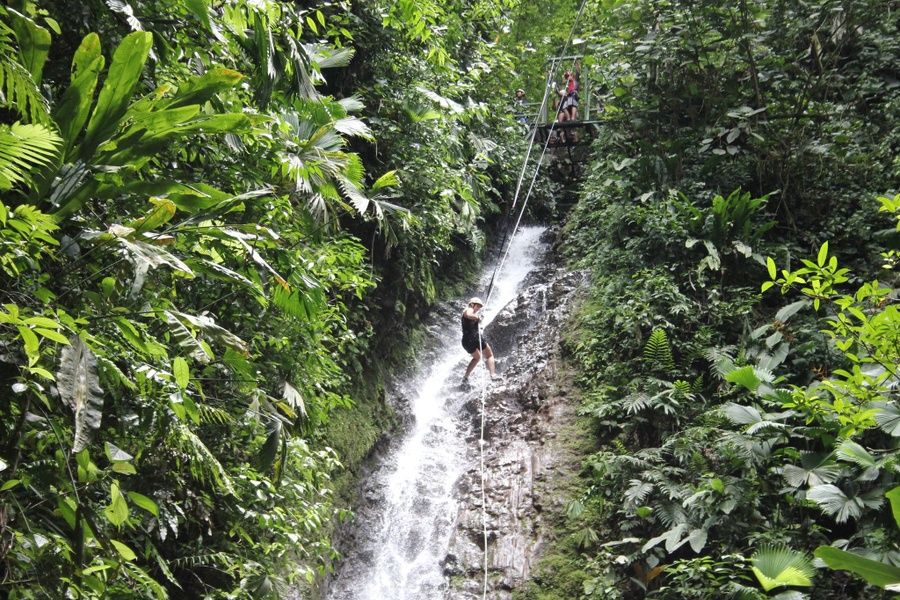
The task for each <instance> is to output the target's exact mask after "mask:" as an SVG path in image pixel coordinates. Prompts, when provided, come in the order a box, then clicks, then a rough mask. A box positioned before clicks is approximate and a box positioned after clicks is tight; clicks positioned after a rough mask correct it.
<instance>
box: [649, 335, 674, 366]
mask: <svg viewBox="0 0 900 600" xmlns="http://www.w3.org/2000/svg"><path fill="white" fill-rule="evenodd" d="M644 362H645V363H647V366H648V367H650V368H651V369H659V370H664V371H672V370H674V369H675V359H674V358H673V357H672V347H671V346H670V345H669V338H668V336H666V332H665V330H663V329H654V330H653V331H652V332H651V333H650V337H649V338H647V344H646V345H645V346H644Z"/></svg>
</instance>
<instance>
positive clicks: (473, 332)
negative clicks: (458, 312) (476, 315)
mask: <svg viewBox="0 0 900 600" xmlns="http://www.w3.org/2000/svg"><path fill="white" fill-rule="evenodd" d="M462 331H463V337H468V338H476V339H477V338H478V321H476V320H474V319H467V318H466V315H465V314H463V317H462Z"/></svg>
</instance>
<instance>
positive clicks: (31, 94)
mask: <svg viewBox="0 0 900 600" xmlns="http://www.w3.org/2000/svg"><path fill="white" fill-rule="evenodd" d="M15 39H16V38H15V34H14V33H13V30H12V29H10V28H9V27H7V26H6V24H5V23H3V22H0V106H7V107H12V108H14V109H16V110H17V111H18V112H19V114H21V115H22V116H23V117H26V118H27V119H28V120H30V121H33V122H38V123H46V122H47V120H48V119H49V114H50V109H49V106H48V104H47V100H46V99H45V98H44V97H43V96H42V95H41V92H40V89H39V88H38V86H37V84H36V83H35V82H34V78H33V77H32V76H31V73H30V72H29V71H28V69H26V68H25V66H24V65H22V63H20V62H19V60H18V49H17V47H16V41H15ZM0 147H2V144H0Z"/></svg>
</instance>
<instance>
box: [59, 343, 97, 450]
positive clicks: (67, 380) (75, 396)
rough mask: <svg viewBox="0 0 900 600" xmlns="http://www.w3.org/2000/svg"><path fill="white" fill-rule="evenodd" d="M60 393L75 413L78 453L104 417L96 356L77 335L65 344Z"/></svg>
mask: <svg viewBox="0 0 900 600" xmlns="http://www.w3.org/2000/svg"><path fill="white" fill-rule="evenodd" d="M56 382H57V387H58V388H59V395H60V397H61V398H62V399H63V401H64V402H65V403H66V404H68V405H69V407H70V408H71V409H72V411H73V412H74V413H75V438H74V440H73V442H72V453H73V454H74V453H78V452H80V451H81V450H82V449H83V448H85V447H86V446H87V445H88V444H89V443H90V440H91V436H92V434H93V432H94V431H95V430H97V429H99V428H100V420H101V419H102V417H103V390H102V389H100V380H99V378H98V377H97V359H96V358H95V357H94V354H93V353H92V352H91V350H90V348H88V347H87V345H86V344H85V343H84V342H83V341H82V340H81V338H80V337H78V336H73V337H72V339H71V340H70V344H69V345H68V346H66V347H65V348H63V350H62V354H61V358H60V362H59V372H58V373H57V374H56Z"/></svg>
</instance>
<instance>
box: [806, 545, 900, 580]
mask: <svg viewBox="0 0 900 600" xmlns="http://www.w3.org/2000/svg"><path fill="white" fill-rule="evenodd" d="M815 555H816V558H820V559H822V560H823V561H825V564H826V565H828V566H829V567H830V568H832V569H834V570H836V571H850V572H851V573H855V574H856V575H859V576H860V577H862V578H863V579H865V580H866V581H867V582H868V583H870V584H872V585H875V586H878V587H880V588H885V589H893V590H894V591H898V586H900V568H898V567H895V566H894V565H890V564H887V563H882V562H878V561H875V560H872V559H869V558H864V557H862V556H860V555H858V554H854V553H853V552H847V551H846V550H840V549H838V548H832V547H829V546H820V547H819V548H817V549H816V552H815ZM889 586H893V587H889Z"/></svg>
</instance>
